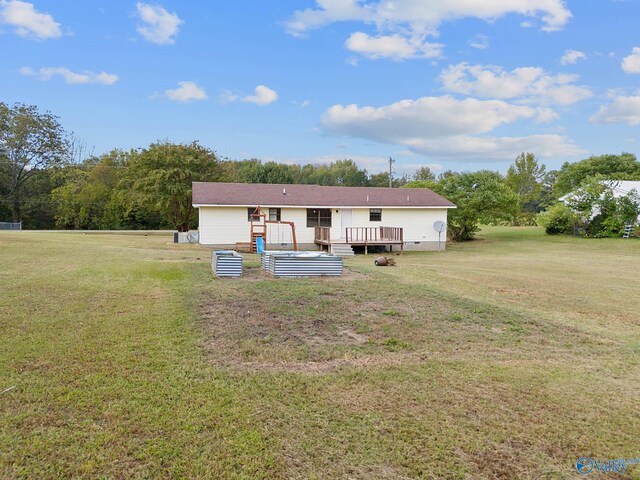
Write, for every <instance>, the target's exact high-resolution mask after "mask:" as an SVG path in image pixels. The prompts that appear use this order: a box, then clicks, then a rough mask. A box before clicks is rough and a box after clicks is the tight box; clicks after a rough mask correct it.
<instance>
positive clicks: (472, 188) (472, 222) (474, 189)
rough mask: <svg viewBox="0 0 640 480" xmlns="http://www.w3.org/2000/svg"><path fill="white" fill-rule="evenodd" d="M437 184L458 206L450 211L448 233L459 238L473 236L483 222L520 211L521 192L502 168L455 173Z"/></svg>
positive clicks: (466, 238) (434, 186)
mask: <svg viewBox="0 0 640 480" xmlns="http://www.w3.org/2000/svg"><path fill="white" fill-rule="evenodd" d="M433 188H434V190H435V191H436V192H437V193H439V194H440V195H442V196H444V197H445V198H447V199H448V200H450V201H451V202H453V203H455V204H456V206H457V208H456V209H451V210H449V213H448V234H449V238H451V239H452V240H455V241H466V240H472V239H473V238H474V236H475V234H476V232H477V231H478V230H479V225H480V224H481V223H493V222H498V221H501V220H508V219H510V218H512V217H513V215H515V214H516V213H517V212H518V195H517V194H516V193H515V192H513V191H512V190H511V189H510V188H509V187H507V185H506V184H505V182H504V179H503V177H502V176H501V175H500V174H499V173H498V172H491V171H488V170H481V171H478V172H464V173H452V174H450V175H447V176H446V177H442V178H440V180H439V181H438V182H437V183H435V184H434V185H433Z"/></svg>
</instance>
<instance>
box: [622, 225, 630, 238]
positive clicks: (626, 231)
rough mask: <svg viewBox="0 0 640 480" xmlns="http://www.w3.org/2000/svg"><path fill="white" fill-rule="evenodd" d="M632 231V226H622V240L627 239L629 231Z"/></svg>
mask: <svg viewBox="0 0 640 480" xmlns="http://www.w3.org/2000/svg"><path fill="white" fill-rule="evenodd" d="M632 230H633V225H632V224H630V223H629V224H627V225H625V226H624V234H623V235H622V238H629V237H630V236H631V231H632Z"/></svg>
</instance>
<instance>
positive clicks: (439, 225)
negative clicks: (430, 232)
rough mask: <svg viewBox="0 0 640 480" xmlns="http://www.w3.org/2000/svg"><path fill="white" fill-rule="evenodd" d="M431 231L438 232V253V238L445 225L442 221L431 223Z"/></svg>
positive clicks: (445, 227)
mask: <svg viewBox="0 0 640 480" xmlns="http://www.w3.org/2000/svg"><path fill="white" fill-rule="evenodd" d="M433 229H434V230H435V231H436V232H438V251H440V250H441V248H440V237H441V236H442V232H444V231H445V230H446V229H447V224H446V223H444V222H443V221H442V220H438V221H435V222H433Z"/></svg>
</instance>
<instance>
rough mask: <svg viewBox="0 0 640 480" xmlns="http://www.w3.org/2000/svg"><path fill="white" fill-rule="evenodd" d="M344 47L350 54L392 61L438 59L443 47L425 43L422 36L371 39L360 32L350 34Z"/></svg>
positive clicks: (382, 36)
mask: <svg viewBox="0 0 640 480" xmlns="http://www.w3.org/2000/svg"><path fill="white" fill-rule="evenodd" d="M345 45H346V47H347V48H348V49H349V50H351V51H352V52H356V53H359V54H361V55H364V56H365V57H368V58H373V59H378V58H390V59H392V60H405V59H410V58H434V57H440V56H441V55H442V47H443V45H442V44H440V43H430V42H427V41H426V40H425V36H424V35H418V36H413V37H411V38H406V37H403V36H401V35H398V34H394V35H378V36H376V37H372V36H369V35H367V34H366V33H362V32H356V33H354V34H352V35H351V36H350V37H349V38H348V39H347V41H346V42H345Z"/></svg>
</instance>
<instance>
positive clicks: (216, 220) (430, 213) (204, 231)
mask: <svg viewBox="0 0 640 480" xmlns="http://www.w3.org/2000/svg"><path fill="white" fill-rule="evenodd" d="M264 210H265V212H267V211H268V210H267V208H266V207H264ZM331 216H332V218H331V238H336V239H337V238H340V237H341V236H342V237H344V232H341V231H340V230H341V213H340V209H339V208H334V209H332V211H331ZM199 218H200V228H199V230H200V243H202V244H207V245H233V244H235V243H236V242H248V241H249V237H250V235H251V224H250V222H249V221H248V220H247V207H200V208H199ZM281 220H282V221H283V222H284V221H286V222H294V223H295V226H296V236H297V240H298V243H301V244H304V243H307V244H312V243H313V240H314V228H312V227H310V228H307V209H306V208H284V207H283V208H282V209H281ZM436 220H441V221H443V222H445V223H446V221H447V210H446V209H444V208H438V209H427V208H425V209H420V208H411V209H409V208H383V209H382V221H381V222H370V221H369V209H368V208H353V226H354V227H380V226H384V227H402V228H404V241H405V243H407V244H408V245H407V246H408V247H410V246H411V245H410V244H411V243H413V242H437V241H438V233H437V232H436V231H435V230H434V229H433V223H434V222H435V221H436ZM276 228H282V229H285V227H273V232H274V233H273V235H276V234H275V232H276V231H277V230H276ZM285 232H287V230H283V238H285V239H288V238H289V237H288V234H287V233H285ZM445 237H446V235H443V238H442V240H443V242H444V241H445V240H446V238H445ZM275 238H277V236H276V237H272V238H271V239H272V240H273V239H275Z"/></svg>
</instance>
